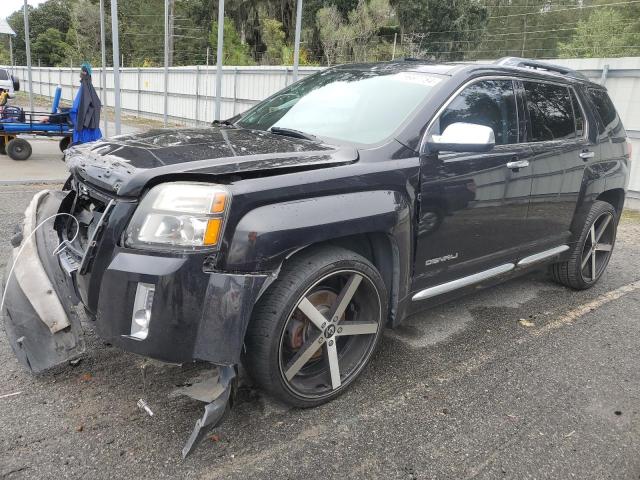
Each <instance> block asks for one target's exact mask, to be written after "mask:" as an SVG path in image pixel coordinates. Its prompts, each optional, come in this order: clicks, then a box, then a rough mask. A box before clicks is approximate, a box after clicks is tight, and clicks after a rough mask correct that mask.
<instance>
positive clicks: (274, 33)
mask: <svg viewBox="0 0 640 480" xmlns="http://www.w3.org/2000/svg"><path fill="white" fill-rule="evenodd" d="M262 42H263V43H264V44H265V45H266V47H267V51H266V52H265V58H264V60H265V62H266V63H267V64H269V65H280V64H282V62H283V50H284V49H285V47H286V43H285V33H284V30H283V29H282V22H280V21H278V20H275V19H273V18H265V19H264V20H262Z"/></svg>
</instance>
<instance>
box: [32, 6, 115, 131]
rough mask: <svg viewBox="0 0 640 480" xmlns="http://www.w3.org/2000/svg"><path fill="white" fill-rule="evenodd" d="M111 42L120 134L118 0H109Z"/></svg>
mask: <svg viewBox="0 0 640 480" xmlns="http://www.w3.org/2000/svg"><path fill="white" fill-rule="evenodd" d="M25 1H26V0H25ZM111 43H112V45H113V107H114V112H115V123H116V135H120V132H121V126H120V40H119V38H118V0H111Z"/></svg>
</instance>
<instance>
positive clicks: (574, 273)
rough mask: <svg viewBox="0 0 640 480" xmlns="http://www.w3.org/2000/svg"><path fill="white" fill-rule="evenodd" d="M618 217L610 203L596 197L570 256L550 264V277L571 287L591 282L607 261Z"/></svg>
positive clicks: (584, 286)
mask: <svg viewBox="0 0 640 480" xmlns="http://www.w3.org/2000/svg"><path fill="white" fill-rule="evenodd" d="M617 218H618V217H617V215H616V210H615V209H614V208H613V206H612V205H611V204H610V203H607V202H603V201H600V200H597V201H595V202H594V204H593V206H592V207H591V210H590V211H589V214H588V215H587V219H586V221H585V224H584V227H583V229H582V232H581V233H580V237H579V239H578V241H577V242H576V243H575V244H574V246H573V249H572V250H571V255H570V257H569V260H567V261H565V262H559V263H556V264H554V265H552V266H551V276H552V277H553V280H554V281H556V282H558V283H560V284H562V285H565V286H567V287H570V288H573V289H574V290H585V289H587V288H591V287H592V286H594V285H595V284H596V283H597V282H598V280H599V279H600V277H601V276H602V274H603V273H604V271H605V269H606V268H607V265H608V264H609V259H610V258H611V252H612V251H613V247H614V244H615V240H616V231H617V227H618V225H617Z"/></svg>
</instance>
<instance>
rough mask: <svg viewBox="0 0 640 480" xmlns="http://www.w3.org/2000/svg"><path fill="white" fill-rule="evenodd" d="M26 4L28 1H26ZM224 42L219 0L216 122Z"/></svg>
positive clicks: (219, 102)
mask: <svg viewBox="0 0 640 480" xmlns="http://www.w3.org/2000/svg"><path fill="white" fill-rule="evenodd" d="M25 2H26V0H25ZM223 42H224V0H218V48H217V53H216V111H215V120H220V107H221V101H222V91H221V90H222V52H223V50H222V44H223Z"/></svg>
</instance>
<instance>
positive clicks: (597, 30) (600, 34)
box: [558, 8, 640, 58]
mask: <svg viewBox="0 0 640 480" xmlns="http://www.w3.org/2000/svg"><path fill="white" fill-rule="evenodd" d="M638 38H640V35H639V34H637V33H634V32H633V27H632V26H631V25H629V24H627V23H626V22H625V18H624V17H623V16H622V15H621V14H620V13H619V12H616V11H615V10H612V9H610V8H607V9H601V10H600V11H598V12H593V13H592V14H591V15H589V18H587V19H586V20H581V21H579V22H578V27H577V28H576V32H575V34H574V35H573V38H571V40H569V41H568V42H566V43H565V42H560V43H559V45H558V52H559V54H560V56H561V57H565V58H572V57H578V58H589V57H618V56H625V55H633V52H634V48H633V47H632V45H634V44H635V43H636V40H637V39H638Z"/></svg>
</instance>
